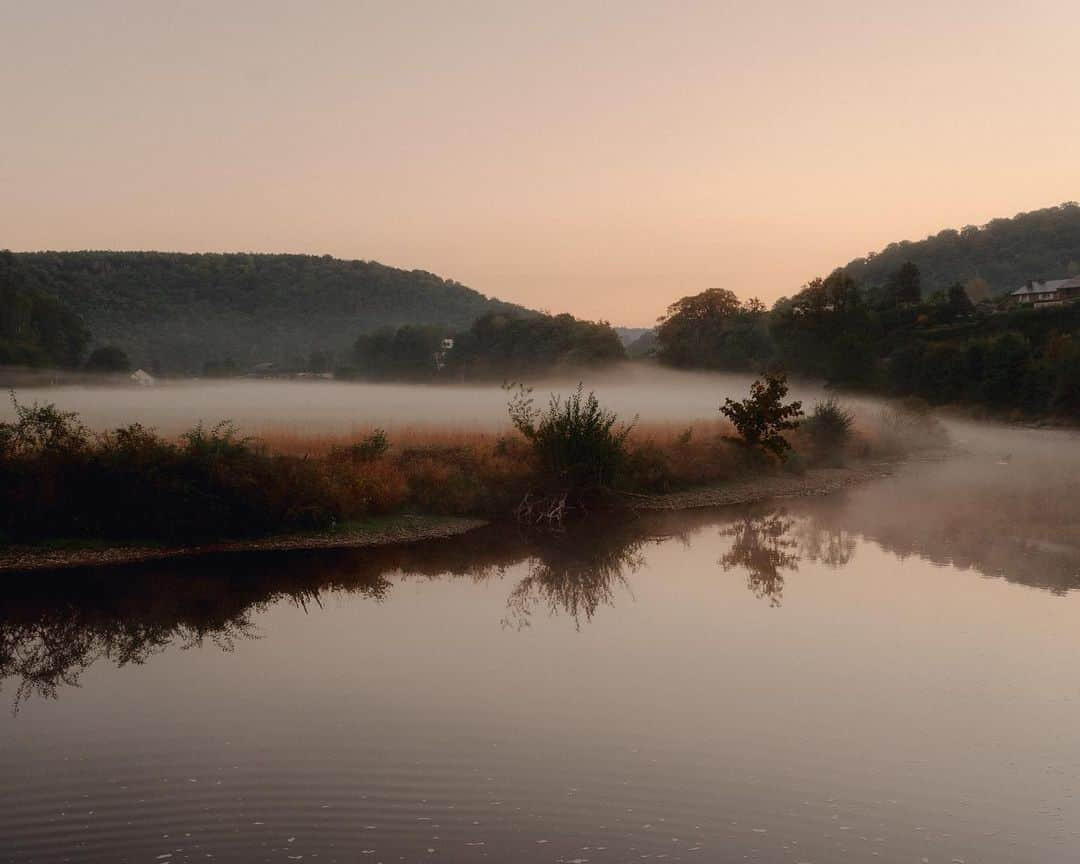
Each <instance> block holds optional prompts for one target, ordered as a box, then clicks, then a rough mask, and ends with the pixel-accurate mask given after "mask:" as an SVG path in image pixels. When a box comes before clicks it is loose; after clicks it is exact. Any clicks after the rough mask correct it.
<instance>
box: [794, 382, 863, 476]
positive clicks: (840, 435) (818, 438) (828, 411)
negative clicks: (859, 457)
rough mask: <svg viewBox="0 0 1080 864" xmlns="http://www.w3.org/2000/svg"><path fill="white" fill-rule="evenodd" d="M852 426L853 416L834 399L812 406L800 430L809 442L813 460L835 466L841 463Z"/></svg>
mask: <svg viewBox="0 0 1080 864" xmlns="http://www.w3.org/2000/svg"><path fill="white" fill-rule="evenodd" d="M854 425H855V416H854V415H853V414H852V413H851V412H850V411H847V410H845V409H844V408H843V407H841V405H840V403H839V402H837V401H836V399H834V398H829V399H826V400H825V401H824V402H818V403H817V404H816V405H814V410H813V412H812V413H811V414H810V416H809V417H807V418H806V419H805V420H804V421H803V422H802V424H801V427H800V428H801V430H802V432H803V434H805V435H806V437H807V439H808V440H809V443H810V449H811V456H812V458H813V460H814V461H815V462H817V463H819V464H821V463H824V464H831V465H835V464H838V463H839V462H840V461H842V456H843V453H844V448H845V446H847V443H848V441H849V440H850V438H851V431H852V428H853V427H854Z"/></svg>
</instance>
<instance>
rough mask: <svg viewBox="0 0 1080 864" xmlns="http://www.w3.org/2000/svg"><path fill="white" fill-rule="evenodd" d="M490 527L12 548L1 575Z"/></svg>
mask: <svg viewBox="0 0 1080 864" xmlns="http://www.w3.org/2000/svg"><path fill="white" fill-rule="evenodd" d="M486 524H488V523H487V522H486V521H485V520H483V519H467V518H462V517H457V516H392V517H384V518H378V519H371V520H366V521H363V522H354V523H348V524H346V525H343V526H342V527H341V528H339V529H336V530H334V531H323V532H311V533H300V534H278V535H272V536H270V537H257V538H251V539H245V540H229V541H222V542H215V543H202V544H190V545H183V546H169V545H157V544H140V543H132V544H92V545H91V544H85V543H77V542H73V543H71V544H58V543H50V544H48V545H42V546H11V547H8V548H7V549H0V572H5V571H7V572H10V571H29V570H54V569H60V568H67V567H105V566H113V565H118V564H135V563H140V562H145V561H156V560H160V559H163V558H181V557H190V556H195V555H217V554H223V553H236V552H241V553H242V552H283V551H288V550H297V549H307V550H314V549H356V548H363V547H369V546H390V545H395V544H408V543H417V542H421V541H425V540H441V539H445V538H448V537H456V536H458V535H460V534H464V533H465V532H467V531H472V530H473V529H475V528H480V527H481V526H483V525H486Z"/></svg>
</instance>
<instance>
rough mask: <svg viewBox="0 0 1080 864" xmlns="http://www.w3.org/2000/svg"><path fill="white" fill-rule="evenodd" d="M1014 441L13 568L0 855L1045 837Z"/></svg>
mask: <svg viewBox="0 0 1080 864" xmlns="http://www.w3.org/2000/svg"><path fill="white" fill-rule="evenodd" d="M1028 434H1033V433H1028ZM1021 462H1022V460H1021V459H1019V457H1015V456H1010V457H1008V458H1006V457H1002V458H1000V459H999V458H990V457H985V456H981V455H971V456H967V457H957V458H954V459H953V460H950V461H949V462H946V463H913V464H911V465H908V466H906V467H904V468H903V469H902V470H901V471H900V472H899V473H898V474H897V475H896V476H893V477H889V478H883V479H881V480H880V481H874V482H871V483H868V484H866V485H864V486H860V487H857V488H854V489H851V490H849V491H847V492H845V493H842V494H839V495H834V496H830V497H827V498H821V499H807V500H801V501H794V502H788V503H786V504H784V503H781V504H777V505H769V506H759V507H755V508H727V509H723V510H712V511H700V512H689V513H666V514H663V513H662V514H653V515H650V516H647V517H642V518H640V519H635V520H625V519H622V520H615V521H609V520H604V519H599V518H594V519H592V520H589V521H588V522H586V523H584V524H582V525H579V526H576V527H572V528H571V529H570V530H568V531H567V532H566V533H564V534H527V533H522V532H519V531H517V530H516V529H507V528H506V527H505V526H498V527H495V528H491V529H484V530H481V531H480V532H477V533H475V534H472V535H466V536H464V537H460V538H456V539H452V540H445V541H439V542H433V543H428V544H420V545H416V546H412V547H397V548H393V547H391V548H385V549H381V550H353V551H333V552H331V551H324V552H319V553H311V552H307V553H305V552H298V553H289V554H272V555H271V554H267V555H244V556H233V557H228V556H226V557H221V558H204V559H194V560H189V561H177V562H172V563H162V562H159V563H156V564H153V565H142V566H135V567H127V568H121V569H113V570H96V571H95V570H87V571H76V572H69V573H53V574H47V575H43V576H36V577H35V578H34V579H33V580H28V581H27V582H26V583H25V584H22V583H13V584H12V587H11V589H10V590H6V591H5V593H4V596H3V600H2V602H0V633H2V637H0V676H2V683H0V697H2V699H3V701H4V712H3V714H2V715H0V777H2V778H3V782H2V783H0V838H3V839H2V841H0V860H4V861H14V862H51V861H65V860H69V861H80V862H83V861H85V862H93V861H102V862H105V861H108V862H116V861H155V860H156V861H170V862H180V861H196V860H199V861H203V860H216V861H238V862H240V861H298V860H303V861H326V862H334V861H339V862H345V861H349V862H353V861H371V862H380V861H381V862H398V861H410V862H411V861H424V862H437V861H449V862H474V861H475V862H482V861H515V862H526V864H529V862H579V864H580V862H624V861H631V860H634V861H641V860H644V861H657V860H662V861H740V860H750V861H762V862H773V861H778V862H834V861H843V860H851V861H870V860H874V861H883V862H912V861H914V862H956V861H964V862H975V861H980V862H1032V861H1038V862H1041V864H1047V862H1072V861H1075V860H1077V857H1078V855H1080V801H1078V798H1077V791H1078V790H1077V782H1078V779H1080V734H1078V732H1077V730H1078V729H1080V687H1078V684H1077V681H1078V676H1077V668H1078V665H1080V626H1077V622H1078V621H1080V591H1077V590H1076V589H1077V588H1078V587H1080V537H1078V536H1077V531H1078V528H1077V524H1078V521H1080V520H1077V518H1076V516H1077V511H1078V509H1080V508H1078V506H1077V502H1078V500H1080V499H1077V497H1076V496H1075V494H1073V495H1072V497H1071V498H1070V497H1069V494H1070V492H1069V490H1072V492H1073V493H1074V492H1075V488H1074V486H1072V485H1071V484H1074V483H1075V479H1076V478H1075V476H1073V477H1068V476H1065V475H1063V474H1061V472H1058V475H1057V476H1058V482H1059V486H1058V487H1055V488H1052V489H1048V488H1046V484H1047V483H1053V482H1054V481H1053V480H1052V479H1050V478H1048V477H1045V476H1044V477H1042V478H1040V483H1039V485H1034V484H1033V483H1032V482H1031V475H1032V471H1031V467H1030V465H1024V464H1020V463H1021ZM964 478H966V479H967V480H968V481H970V482H967V483H960V482H958V479H964ZM1062 497H1063V498H1064V500H1060V499H1061V498H1062Z"/></svg>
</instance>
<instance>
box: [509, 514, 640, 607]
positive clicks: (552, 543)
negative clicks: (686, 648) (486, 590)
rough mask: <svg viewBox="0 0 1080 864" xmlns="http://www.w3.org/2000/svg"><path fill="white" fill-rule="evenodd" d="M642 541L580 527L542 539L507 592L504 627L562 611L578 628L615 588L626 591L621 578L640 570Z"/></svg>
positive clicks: (609, 601)
mask: <svg viewBox="0 0 1080 864" xmlns="http://www.w3.org/2000/svg"><path fill="white" fill-rule="evenodd" d="M645 543H646V539H645V538H642V537H640V536H627V535H626V532H623V531H618V530H610V531H597V530H592V531H589V532H585V531H583V530H581V528H580V526H578V527H577V528H575V529H573V530H571V531H570V532H569V533H567V534H560V535H555V536H548V537H546V538H543V540H542V542H541V543H540V544H539V548H538V549H537V551H536V555H535V556H534V557H532V558H530V560H529V572H528V574H527V575H526V576H525V577H524V578H523V579H521V581H519V582H518V583H517V585H516V586H515V587H514V589H513V591H511V592H510V597H509V598H508V599H507V608H508V610H509V615H508V617H507V619H506V620H505V621H504V623H506V624H509V625H511V626H515V627H518V628H521V627H526V626H528V624H529V618H530V617H531V615H532V613H533V611H534V609H535V608H536V607H537V606H544V607H546V608H547V610H548V612H549V613H551V614H557V613H558V612H560V611H562V612H565V613H566V614H567V615H569V616H570V617H571V618H573V619H574V623H575V624H576V625H578V626H579V627H580V626H581V620H582V618H584V619H585V621H590V620H592V617H593V615H595V614H596V612H597V610H598V609H599V608H600V606H601V605H607V606H613V605H614V604H615V596H616V589H617V588H620V587H625V588H627V589H629V585H628V583H627V581H626V574H627V573H633V572H635V571H637V570H638V568H640V567H641V565H642V563H643V556H642V554H641V549H642V547H643V546H644V545H645Z"/></svg>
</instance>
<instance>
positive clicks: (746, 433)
mask: <svg viewBox="0 0 1080 864" xmlns="http://www.w3.org/2000/svg"><path fill="white" fill-rule="evenodd" d="M787 392H788V386H787V378H786V376H785V375H784V374H783V373H770V374H768V375H766V376H765V377H764V378H760V379H758V380H757V381H755V382H754V383H753V384H751V385H750V397H749V398H748V399H743V400H742V401H740V402H736V401H734V400H733V399H725V400H724V404H723V405H721V406H720V413H721V414H723V415H724V416H725V417H727V418H728V420H730V421H731V423H732V425H734V427H735V430H736V431H737V432H738V433H739V435H740V436H741V437H742V439H743V441H744V442H745V443H746V445H747V446H748V447H753V448H760V449H762V450H764V451H766V452H769V453H773V454H775V455H777V456H782V455H783V454H784V452H785V451H786V450H789V449H791V445H790V444H788V442H787V439H786V438H784V436H783V435H782V434H781V433H783V432H785V431H788V430H790V429H795V428H797V427H798V425H799V418H800V417H802V415H803V412H802V402H798V401H796V402H790V403H788V404H787V405H785V404H784V402H783V400H784V397H785V396H787Z"/></svg>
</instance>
